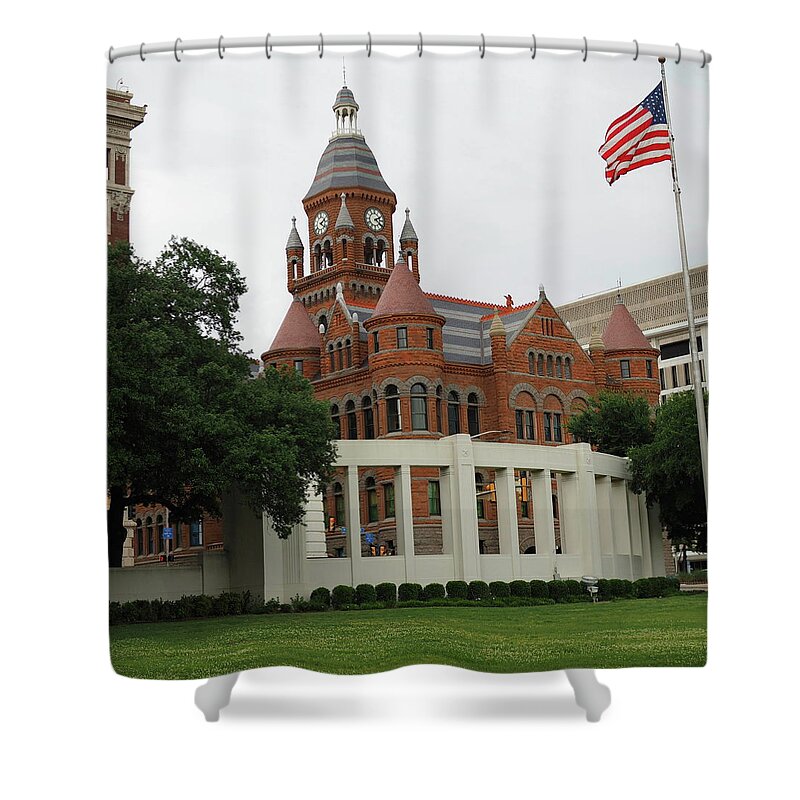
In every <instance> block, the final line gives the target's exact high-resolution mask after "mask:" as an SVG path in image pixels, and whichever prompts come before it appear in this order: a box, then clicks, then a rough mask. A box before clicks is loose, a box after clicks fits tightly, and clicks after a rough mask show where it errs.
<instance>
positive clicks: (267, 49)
mask: <svg viewBox="0 0 800 800" xmlns="http://www.w3.org/2000/svg"><path fill="white" fill-rule="evenodd" d="M269 37H270V34H269V33H268V34H267V38H266V39H264V52H265V53H266V55H267V58H272V56H271V55H270V54H271V53H272V47H271V46H270V43H269Z"/></svg>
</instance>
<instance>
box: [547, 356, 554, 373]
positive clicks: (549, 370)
mask: <svg viewBox="0 0 800 800" xmlns="http://www.w3.org/2000/svg"><path fill="white" fill-rule="evenodd" d="M547 377H548V378H552V377H553V356H547Z"/></svg>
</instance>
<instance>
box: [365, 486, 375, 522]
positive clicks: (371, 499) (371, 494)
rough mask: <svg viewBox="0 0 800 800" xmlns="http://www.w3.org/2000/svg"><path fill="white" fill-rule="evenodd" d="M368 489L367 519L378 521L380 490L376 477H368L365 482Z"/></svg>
mask: <svg viewBox="0 0 800 800" xmlns="http://www.w3.org/2000/svg"><path fill="white" fill-rule="evenodd" d="M364 488H365V489H366V490H367V520H369V522H377V521H378V490H377V489H376V488H375V478H367V480H366V481H365V482H364Z"/></svg>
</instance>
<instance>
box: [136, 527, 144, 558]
mask: <svg viewBox="0 0 800 800" xmlns="http://www.w3.org/2000/svg"><path fill="white" fill-rule="evenodd" d="M136 555H137V556H143V555H144V528H143V527H142V520H141V519H137V520H136Z"/></svg>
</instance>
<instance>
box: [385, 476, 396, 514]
mask: <svg viewBox="0 0 800 800" xmlns="http://www.w3.org/2000/svg"><path fill="white" fill-rule="evenodd" d="M383 516H384V517H393V516H394V484H393V483H385V484H384V485H383Z"/></svg>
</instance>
